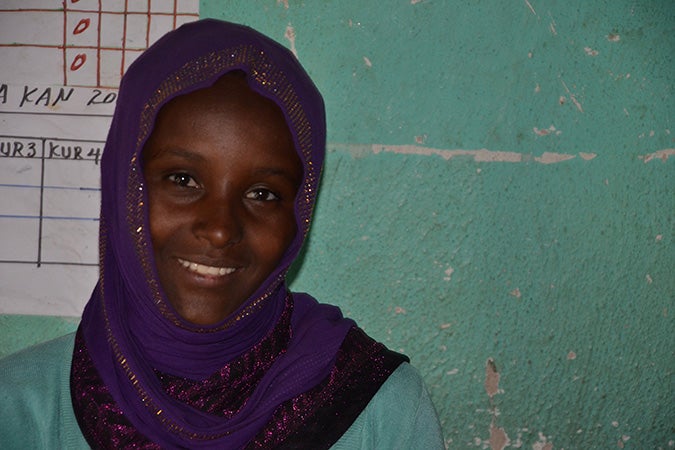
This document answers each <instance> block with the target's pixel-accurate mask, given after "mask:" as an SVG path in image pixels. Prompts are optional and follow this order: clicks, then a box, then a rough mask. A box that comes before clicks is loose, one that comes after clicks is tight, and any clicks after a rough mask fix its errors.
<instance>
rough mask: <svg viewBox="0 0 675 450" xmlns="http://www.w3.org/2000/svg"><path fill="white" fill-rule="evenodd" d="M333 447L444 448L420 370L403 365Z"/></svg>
mask: <svg viewBox="0 0 675 450" xmlns="http://www.w3.org/2000/svg"><path fill="white" fill-rule="evenodd" d="M333 448H334V449H340V448H345V449H347V448H350V449H353V448H388V449H389V448H391V449H408V448H425V449H432V450H433V449H443V448H444V444H443V437H442V434H441V429H440V425H439V422H438V418H437V416H436V411H435V409H434V406H433V404H432V403H431V399H430V398H429V394H428V392H427V390H426V387H425V385H424V381H423V380H422V377H421V376H420V374H419V372H418V371H417V370H416V369H415V368H414V367H413V366H411V365H410V364H408V363H403V364H401V365H400V366H399V367H398V368H397V369H396V370H395V371H394V372H393V373H392V374H391V375H390V376H389V378H388V379H387V381H386V382H385V383H384V384H383V385H382V386H381V387H380V389H379V390H378V391H377V394H375V396H374V397H373V398H372V400H371V401H370V403H369V404H368V406H367V407H366V409H364V410H363V412H362V413H361V415H359V417H358V418H357V420H356V422H354V424H353V425H352V426H351V427H350V428H349V430H347V432H346V433H345V434H344V435H343V436H342V438H341V439H340V440H339V441H338V442H337V443H336V445H335V446H334V447H333Z"/></svg>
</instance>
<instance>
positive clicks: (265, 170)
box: [253, 167, 302, 183]
mask: <svg viewBox="0 0 675 450" xmlns="http://www.w3.org/2000/svg"><path fill="white" fill-rule="evenodd" d="M253 174H254V175H259V176H275V177H283V178H286V179H287V180H289V181H291V182H293V183H298V182H299V181H300V179H301V178H302V176H300V177H296V176H294V175H293V173H292V171H291V170H289V169H286V168H283V167H260V168H258V169H256V170H254V171H253Z"/></svg>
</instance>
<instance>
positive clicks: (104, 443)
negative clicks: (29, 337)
mask: <svg viewBox="0 0 675 450" xmlns="http://www.w3.org/2000/svg"><path fill="white" fill-rule="evenodd" d="M291 310H292V306H291V305H287V307H286V308H285V310H284V312H283V314H282V316H281V318H280V320H279V322H278V324H277V326H276V327H275V328H274V330H273V332H272V333H270V334H269V335H268V336H266V337H265V338H264V339H263V340H262V341H261V342H260V343H259V344H258V345H256V346H254V347H253V348H252V349H251V350H250V351H248V352H246V353H245V354H243V355H241V356H240V357H239V358H237V359H235V360H234V361H232V362H230V363H229V364H227V365H225V366H223V368H222V369H221V370H220V371H218V372H217V373H215V374H214V375H212V376H211V377H209V378H207V379H206V380H203V381H195V380H188V379H185V378H181V377H175V376H171V375H167V374H161V373H158V378H159V379H160V381H161V383H162V385H163V387H164V389H165V391H166V392H167V393H168V394H169V395H171V396H172V397H173V398H175V399H177V400H180V401H182V402H184V403H186V404H188V405H190V406H192V407H194V408H195V409H198V410H200V411H203V412H207V413H210V414H214V415H217V416H221V417H226V418H229V417H232V416H233V415H235V414H236V413H237V412H238V411H239V410H240V409H241V408H242V407H243V406H244V404H245V403H246V400H247V399H248V398H250V396H251V394H252V392H253V391H254V389H255V387H256V386H257V384H258V382H259V381H260V379H261V378H262V377H263V376H264V374H265V372H266V370H267V368H268V367H269V366H270V365H271V364H272V363H273V362H274V360H275V359H276V358H278V357H279V356H281V355H282V354H283V353H284V351H285V348H286V347H287V345H288V341H289V339H290V336H291V331H290V316H291ZM404 361H407V358H406V357H404V356H402V355H399V354H397V353H395V352H392V351H390V350H388V349H387V348H386V347H385V346H384V345H382V344H380V343H378V342H376V341H374V340H373V339H371V338H370V337H368V336H367V335H366V334H365V333H364V332H363V331H362V330H361V329H359V328H358V327H353V328H352V329H351V331H350V332H349V333H348V334H347V337H346V338H345V340H344V342H343V344H342V346H341V347H340V350H339V352H338V354H337V359H336V362H335V366H334V368H333V370H332V371H331V372H330V375H329V376H328V377H327V378H326V379H325V380H324V381H323V382H321V383H320V384H319V385H318V386H316V387H314V388H312V389H310V390H309V391H307V392H304V393H302V394H300V395H298V396H296V397H295V398H293V399H291V400H288V401H286V402H284V403H282V404H281V405H279V406H278V407H277V408H276V410H275V411H274V413H273V415H272V417H271V418H270V420H269V421H268V422H267V424H266V425H265V426H264V427H263V429H262V430H261V431H260V432H259V433H258V434H257V436H256V437H255V438H254V439H253V440H252V441H251V442H249V443H248V444H247V446H246V447H245V448H247V449H271V448H294V449H325V448H330V446H331V445H333V444H334V443H335V442H337V441H338V440H339V439H340V437H341V436H342V435H343V434H344V432H345V431H347V429H349V427H350V426H351V425H352V424H353V423H354V421H355V420H356V418H357V417H358V415H359V414H360V413H361V411H363V409H364V408H365V407H366V405H367V404H368V403H369V402H370V400H371V399H372V397H373V396H374V395H375V394H376V393H377V391H378V389H379V388H380V386H381V385H382V384H383V383H384V382H385V381H386V380H387V378H388V377H389V375H391V373H392V372H393V371H394V370H396V368H397V367H398V366H399V365H400V364H401V363H402V362H404ZM71 384H72V389H71V395H72V400H73V404H74V406H75V410H76V411H79V413H78V414H77V418H78V423H79V425H80V428H81V430H82V433H83V435H84V436H85V438H86V439H87V442H88V443H89V444H90V445H91V446H92V447H93V448H100V449H103V448H110V449H112V448H114V449H131V448H133V449H159V448H160V447H159V446H158V445H156V444H154V443H152V442H151V441H150V440H148V439H147V438H146V437H145V436H143V435H142V434H141V433H140V432H139V431H138V430H137V429H136V428H135V427H134V426H133V425H132V424H131V423H130V422H129V421H128V419H127V418H126V417H125V415H124V413H123V411H122V410H121V409H120V408H119V407H118V405H117V404H116V403H115V401H114V400H113V398H112V396H111V395H110V393H109V391H108V389H107V388H106V386H105V384H104V383H103V381H102V380H101V378H100V377H99V375H98V373H97V372H96V368H95V367H94V365H93V363H92V361H91V358H90V357H89V354H88V351H87V348H86V344H85V342H84V340H83V339H82V336H81V333H79V332H78V333H77V336H76V339H75V352H74V355H73V364H72V370H71Z"/></svg>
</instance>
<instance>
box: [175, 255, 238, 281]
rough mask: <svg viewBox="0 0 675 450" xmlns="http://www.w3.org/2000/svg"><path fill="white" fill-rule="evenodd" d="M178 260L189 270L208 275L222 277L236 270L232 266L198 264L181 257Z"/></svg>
mask: <svg viewBox="0 0 675 450" xmlns="http://www.w3.org/2000/svg"><path fill="white" fill-rule="evenodd" d="M178 262H179V263H180V264H181V265H182V266H183V267H185V268H186V269H187V270H189V271H191V272H195V273H197V274H199V275H205V276H209V277H222V276H225V275H227V274H230V273H232V272H234V271H235V270H236V269H235V268H234V267H215V266H205V265H204V264H198V263H196V262H192V261H187V260H185V259H181V258H178Z"/></svg>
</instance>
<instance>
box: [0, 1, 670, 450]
mask: <svg viewBox="0 0 675 450" xmlns="http://www.w3.org/2000/svg"><path fill="white" fill-rule="evenodd" d="M201 14H202V16H208V17H218V18H223V19H226V20H231V21H235V22H241V23H246V24H249V25H251V26H253V27H255V28H258V29H260V30H261V31H263V32H265V33H266V34H268V35H270V36H272V37H274V38H276V39H278V40H279V41H280V42H283V43H285V44H287V45H288V46H289V47H290V48H291V49H293V50H295V51H296V52H297V55H298V57H299V59H300V60H301V61H302V62H303V64H304V65H305V66H306V67H307V69H308V71H309V72H310V74H311V75H312V77H313V78H314V79H315V80H316V82H317V84H318V85H319V88H320V89H321V91H322V92H323V93H324V95H325V99H326V102H327V112H328V119H329V137H328V140H329V144H328V147H329V155H328V159H327V164H326V170H325V173H324V178H323V188H322V189H323V190H322V193H321V197H320V199H319V204H318V208H317V219H316V222H315V226H314V229H313V234H312V236H311V241H310V245H309V246H308V248H307V250H306V252H305V255H304V261H303V264H302V265H301V266H299V267H298V268H297V271H296V273H295V277H294V281H293V286H294V288H295V289H297V290H306V291H308V292H310V293H312V294H313V295H315V296H316V297H317V298H319V299H321V300H322V301H326V302H332V303H335V304H338V305H340V306H341V307H342V308H343V310H344V311H345V313H346V314H348V315H350V316H352V317H354V318H355V319H357V320H358V321H359V323H360V324H361V325H362V326H363V327H364V328H365V329H366V330H367V331H368V332H369V333H370V334H372V335H373V336H375V337H376V338H378V339H381V340H383V341H385V342H386V343H387V344H388V345H390V346H391V347H392V348H394V349H398V350H402V351H404V352H406V353H407V354H409V355H410V356H411V358H412V361H413V363H414V364H415V365H416V366H417V367H418V368H419V369H420V370H421V372H422V373H423V375H424V377H425V379H426V381H427V383H428V385H429V388H430V391H431V393H432V396H433V398H434V401H435V403H436V406H437V409H438V412H439V415H440V417H441V420H442V422H443V428H444V431H445V435H446V441H447V443H448V446H449V447H450V448H467V447H475V448H491V449H502V448H533V449H537V450H544V449H554V448H555V449H580V448H639V449H643V448H664V449H665V448H675V433H674V432H673V424H674V423H675V401H674V399H673V386H674V383H673V369H674V368H675V357H674V355H673V348H674V344H675V342H674V340H673V336H675V326H674V325H675V322H674V320H673V313H674V312H675V311H673V309H674V306H675V304H674V300H675V276H674V275H673V268H674V267H675V248H674V245H673V238H674V237H675V236H674V228H675V227H674V215H675V193H674V192H673V191H674V190H675V189H674V188H675V183H674V176H673V175H674V174H673V170H674V166H673V165H674V164H675V143H674V140H675V139H674V138H675V134H673V133H671V128H672V123H671V122H672V113H673V106H675V104H674V102H673V93H672V89H673V84H674V83H673V82H674V81H675V71H674V70H673V68H674V67H675V66H674V64H673V55H675V33H673V25H674V24H675V7H674V6H673V3H672V2H667V1H662V2H661V1H654V2H636V1H623V0H621V1H617V0H613V1H600V0H597V1H593V2H587V1H583V0H572V1H568V2H555V1H537V0H523V1H518V0H517V1H512V2H502V1H497V0H494V1H468V0H465V1H453V2H444V1H438V0H397V1H386V2H382V1H362V0H348V1H337V0H326V1H320V2H318V1H313V2H310V1H294V0H286V1H280V0H276V1H275V0H264V1H263V0H256V1H252V0H236V1H225V0H222V1H221V0H202V2H201ZM672 131H673V132H675V130H672ZM35 320H44V321H47V319H28V318H22V317H13V318H9V317H4V318H0V324H1V325H2V327H3V328H5V329H7V330H12V332H13V334H14V335H15V338H14V339H15V341H13V342H19V344H16V345H17V346H20V345H21V344H22V343H27V342H29V341H35V340H40V339H42V338H43V337H46V335H47V334H50V333H51V331H52V330H50V329H49V327H54V328H53V331H54V332H56V331H60V330H62V329H64V328H69V327H72V326H73V325H72V324H71V323H68V322H63V321H61V320H58V319H53V320H52V321H50V323H49V324H48V325H45V324H46V322H44V323H43V322H39V323H38V322H35ZM26 324H28V326H26ZM25 330H29V331H25ZM44 330H47V331H44ZM3 334H4V332H3ZM16 336H18V340H17V339H16ZM3 339H7V338H3Z"/></svg>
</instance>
